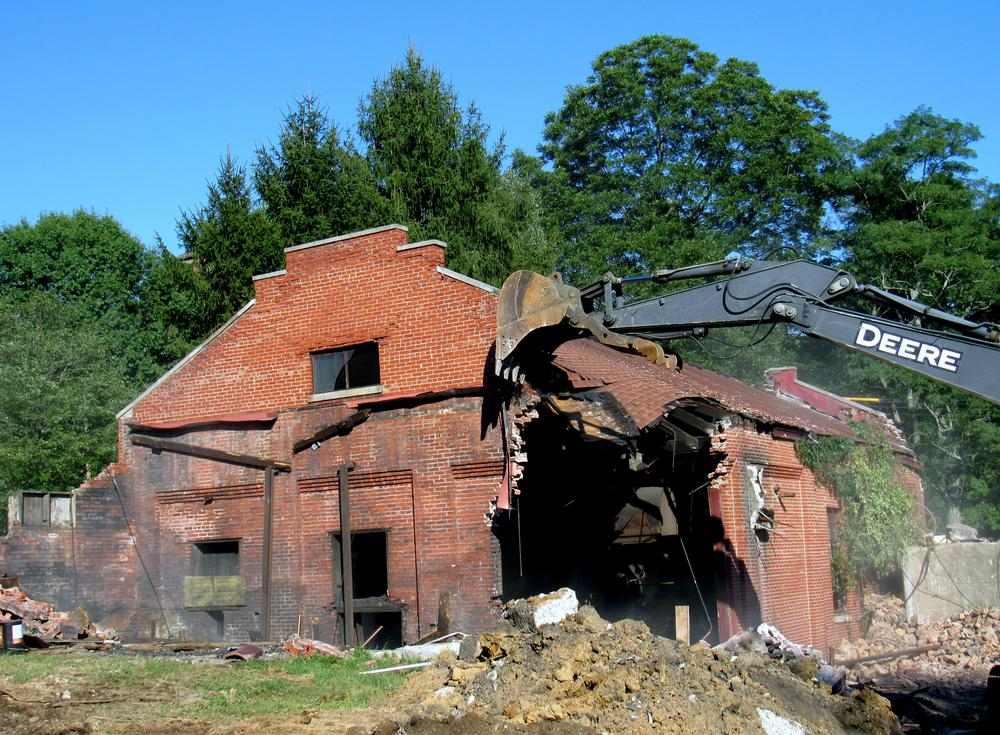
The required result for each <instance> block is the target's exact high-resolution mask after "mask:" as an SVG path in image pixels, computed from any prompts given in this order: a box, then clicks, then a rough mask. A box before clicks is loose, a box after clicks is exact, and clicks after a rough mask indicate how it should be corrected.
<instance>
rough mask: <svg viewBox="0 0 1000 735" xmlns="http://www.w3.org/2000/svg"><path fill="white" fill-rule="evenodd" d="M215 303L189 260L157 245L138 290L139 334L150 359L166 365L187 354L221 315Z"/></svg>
mask: <svg viewBox="0 0 1000 735" xmlns="http://www.w3.org/2000/svg"><path fill="white" fill-rule="evenodd" d="M216 302H217V295H216V294H213V293H212V288H211V286H210V285H209V283H208V281H207V279H206V278H205V277H204V275H202V273H201V269H200V268H199V267H197V266H196V265H195V263H194V260H193V258H178V257H177V256H175V255H174V254H173V253H171V252H170V251H169V250H168V249H167V248H166V246H164V245H163V243H162V241H160V242H158V244H157V251H156V253H155V255H154V257H153V261H152V265H151V266H150V269H149V273H148V274H147V276H146V280H145V282H144V283H143V288H142V315H143V326H144V330H143V331H144V334H145V335H147V345H146V349H147V350H148V351H149V353H150V355H151V356H152V357H153V359H154V360H155V361H156V362H157V363H158V364H160V365H164V366H166V365H171V364H173V363H174V362H176V361H177V360H179V359H180V358H181V357H183V356H184V355H186V354H187V353H188V352H190V351H191V349H192V348H193V347H194V346H195V345H196V344H197V343H198V342H200V341H201V340H202V339H203V338H204V337H205V335H207V334H208V333H209V332H211V331H212V328H213V327H214V326H215V325H216V323H217V322H218V320H219V318H220V316H222V315H217V314H216V313H215V312H214V311H213V305H214V304H216ZM216 308H217V307H216Z"/></svg>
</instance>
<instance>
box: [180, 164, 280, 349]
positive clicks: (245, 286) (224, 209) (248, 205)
mask: <svg viewBox="0 0 1000 735" xmlns="http://www.w3.org/2000/svg"><path fill="white" fill-rule="evenodd" d="M177 233H178V236H179V238H180V241H181V242H182V243H183V244H184V246H185V247H186V248H187V251H188V253H189V254H190V255H191V256H192V257H193V259H194V263H193V266H194V268H195V269H196V270H197V274H192V276H191V278H190V279H189V281H190V282H189V284H188V285H189V286H190V287H191V289H192V290H191V291H189V292H188V293H189V301H190V303H189V304H188V306H187V307H184V308H196V306H197V304H198V303H201V304H203V305H204V306H205V308H206V309H207V315H206V316H205V317H199V318H198V322H199V324H200V325H205V326H206V329H205V330H199V331H207V328H211V327H212V326H217V325H219V324H221V323H222V322H224V321H225V320H226V319H227V318H228V317H229V316H231V315H232V314H233V313H234V312H235V311H237V310H238V309H239V308H240V307H241V306H243V304H245V303H246V302H247V301H248V300H250V299H251V298H252V297H253V276H254V275H256V274H258V273H265V272H269V271H273V270H278V269H279V268H282V267H283V262H284V253H283V250H282V244H281V237H280V232H279V227H278V225H277V224H276V223H275V221H274V220H273V219H272V218H271V217H270V216H269V215H268V213H267V212H266V211H264V210H263V209H261V208H259V207H257V206H256V204H255V202H254V198H253V190H252V189H251V186H250V182H249V180H248V179H247V174H246V171H245V169H244V168H243V167H242V166H240V165H239V164H237V163H236V162H235V161H234V160H233V159H232V157H231V156H226V157H225V158H224V159H223V160H222V163H221V164H220V166H219V172H218V175H217V177H216V180H215V181H214V182H212V183H210V184H209V185H208V201H207V202H206V203H205V204H204V205H203V206H202V207H201V208H200V209H197V210H195V211H194V212H184V213H183V214H182V215H181V218H180V221H179V222H178V224H177ZM166 265H170V266H171V267H172V268H173V273H174V274H175V275H179V274H178V273H177V268H176V265H174V264H170V263H169V261H167V263H166ZM164 275H167V274H164ZM199 279H203V280H204V284H205V288H202V287H201V285H200V283H199Z"/></svg>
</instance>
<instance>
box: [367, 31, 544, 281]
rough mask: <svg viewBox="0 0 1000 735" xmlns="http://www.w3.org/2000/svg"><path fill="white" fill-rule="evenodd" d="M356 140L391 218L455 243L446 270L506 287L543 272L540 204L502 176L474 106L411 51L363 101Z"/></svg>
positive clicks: (499, 151)
mask: <svg viewBox="0 0 1000 735" xmlns="http://www.w3.org/2000/svg"><path fill="white" fill-rule="evenodd" d="M358 116H359V122H358V131H359V134H360V138H361V140H362V142H363V143H364V144H365V147H366V148H365V155H366V156H367V160H368V164H369V167H370V170H371V171H372V174H373V176H374V180H375V182H376V185H377V188H378V192H379V194H380V195H381V197H382V198H383V200H384V202H385V204H386V206H387V211H388V212H389V213H390V216H391V218H393V219H395V220H397V221H400V222H403V223H405V224H407V225H408V226H410V227H411V230H412V232H411V235H412V236H413V237H414V238H417V239H420V238H425V237H435V238H440V239H442V240H445V241H447V242H448V253H447V257H448V263H449V265H451V266H452V267H454V268H456V269H458V270H460V271H462V272H464V273H467V274H469V275H471V276H474V277H476V278H480V279H483V280H485V281H490V282H492V283H499V282H500V281H502V280H503V278H504V277H506V275H507V274H508V273H509V272H510V270H511V269H512V266H513V265H515V264H517V265H521V266H532V267H539V268H543V269H544V268H546V267H548V266H549V265H550V264H551V260H552V258H551V255H550V253H549V251H548V248H547V246H546V242H545V231H544V229H543V227H542V221H541V209H540V203H539V201H538V200H537V199H536V196H535V194H534V192H533V190H532V188H531V187H530V186H528V185H527V182H526V180H525V179H523V177H522V176H521V175H520V173H519V172H518V171H516V170H511V171H508V172H506V173H505V172H504V169H503V163H504V157H505V156H504V146H503V139H502V136H501V138H500V140H499V141H498V142H496V143H495V144H494V145H492V146H491V145H490V144H489V142H488V141H489V135H490V128H489V126H488V125H486V124H485V123H484V122H483V121H482V117H481V115H480V113H479V111H478V110H477V109H476V108H475V106H473V105H470V106H469V107H468V108H466V109H464V110H463V109H462V108H461V107H460V106H459V102H458V96H457V94H456V93H455V91H454V89H452V87H451V86H450V85H448V84H446V83H445V82H444V81H443V80H442V79H441V73H440V72H439V71H438V70H437V69H434V68H432V67H428V66H426V65H425V64H424V62H423V60H422V59H421V58H420V56H419V54H417V53H416V52H415V51H413V50H412V49H411V50H410V51H409V52H408V53H407V55H406V59H405V60H404V62H403V63H402V64H401V65H399V66H396V67H394V68H393V69H391V70H390V72H389V74H388V76H387V77H386V78H385V79H382V80H377V81H376V82H375V84H374V85H373V86H372V90H371V92H370V94H369V95H368V96H367V97H366V98H365V99H364V100H363V101H362V103H361V105H360V108H359V112H358Z"/></svg>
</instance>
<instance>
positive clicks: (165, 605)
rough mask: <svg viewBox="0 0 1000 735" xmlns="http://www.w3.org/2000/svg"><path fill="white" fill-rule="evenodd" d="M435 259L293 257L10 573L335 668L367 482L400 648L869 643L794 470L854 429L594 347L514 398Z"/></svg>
mask: <svg viewBox="0 0 1000 735" xmlns="http://www.w3.org/2000/svg"><path fill="white" fill-rule="evenodd" d="M444 252H445V245H444V243H441V242H437V241H425V242H418V243H409V242H408V238H407V232H406V229H405V228H404V227H401V226H396V225H390V226H388V227H380V228H376V229H373V230H367V231H364V232H359V233H352V234H349V235H343V236H339V237H333V238H329V239H326V240H321V241H317V242H313V243H306V244H303V245H297V246H294V247H290V248H287V249H286V269H285V270H282V271H278V272H275V273H269V274H264V275H261V276H257V277H256V278H255V279H254V285H255V291H256V298H255V299H254V300H253V301H251V302H250V303H249V304H247V305H246V306H245V307H244V308H243V309H241V310H240V311H239V312H238V313H237V314H236V315H235V316H234V317H233V318H232V319H231V320H230V321H229V322H228V323H227V324H225V325H224V326H223V327H221V328H220V329H219V330H218V331H217V332H216V333H215V334H213V335H212V336H211V337H210V338H209V339H208V340H207V341H206V342H205V343H204V344H203V345H201V346H200V347H198V348H197V349H196V350H194V351H193V352H192V353H191V354H190V355H188V356H187V357H186V358H185V359H184V360H182V361H181V362H180V363H178V364H177V365H176V366H175V367H174V368H172V369H171V370H170V371H169V372H167V373H166V374H165V375H164V376H163V377H162V378H161V379H160V380H159V381H157V382H156V383H155V384H154V385H152V386H151V387H150V388H149V389H147V390H146V391H145V392H144V393H143V394H142V395H140V396H139V397H138V398H137V399H136V400H135V401H134V402H133V403H132V404H130V405H129V406H128V407H126V408H125V409H124V410H123V411H122V413H121V414H120V416H119V421H120V431H119V447H118V461H117V462H116V463H115V464H114V465H113V466H111V467H109V468H107V469H106V470H105V472H103V473H102V474H101V475H100V476H99V477H98V478H96V479H95V480H92V481H91V482H89V483H87V484H86V485H85V486H83V487H81V488H80V489H78V490H76V491H74V492H73V493H72V494H69V495H59V494H55V495H44V496H43V495H35V494H32V493H23V494H22V495H21V496H20V497H17V498H14V499H12V501H11V524H10V526H11V527H10V532H9V534H8V536H7V537H6V538H4V539H3V540H2V541H0V571H4V570H6V571H7V572H8V573H10V574H17V575H20V577H21V580H22V584H23V586H24V587H25V589H26V590H27V591H28V592H29V593H31V594H33V595H35V596H38V597H45V598H49V599H51V600H53V601H54V602H56V603H57V604H58V605H59V606H60V607H62V608H67V609H68V608H73V607H76V606H79V605H82V606H84V607H85V608H87V609H88V611H89V612H90V613H91V615H92V617H94V618H95V619H97V620H101V621H102V622H104V623H105V624H109V625H113V626H116V627H118V628H120V629H122V630H124V631H126V632H127V633H128V634H129V635H132V636H158V637H159V636H183V637H197V638H219V637H224V638H227V639H242V638H262V637H270V638H277V637H281V636H286V635H289V634H292V633H294V632H296V631H297V630H301V631H302V632H303V634H305V635H313V636H316V637H321V638H325V639H331V640H337V639H338V638H339V636H340V635H341V625H342V621H343V617H342V615H343V607H344V600H343V594H342V586H341V585H342V580H341V568H342V566H341V565H342V562H343V555H344V551H345V550H344V545H345V544H344V539H343V538H342V537H341V527H342V524H341V517H340V501H341V498H340V492H339V482H340V469H341V468H342V467H345V466H347V465H350V466H351V467H352V469H351V470H350V472H348V473H347V484H348V485H347V486H348V489H349V496H350V497H349V505H350V527H351V532H352V533H351V536H350V538H351V540H352V544H351V545H352V546H353V550H352V554H351V559H352V561H353V570H354V574H353V576H354V595H353V597H354V598H355V613H356V617H355V621H356V627H357V629H358V632H359V633H368V632H369V631H373V630H375V629H376V628H378V627H379V626H382V627H383V632H382V633H380V639H379V641H380V642H381V643H383V644H389V643H392V642H394V641H398V640H406V641H413V640H417V639H419V638H421V637H425V636H427V635H429V634H432V633H434V632H435V630H436V628H437V624H438V621H439V616H440V615H442V614H444V617H446V618H447V619H448V620H449V621H450V625H451V627H452V628H453V629H458V630H474V629H478V628H482V627H485V626H488V625H489V624H490V621H491V620H492V618H493V616H494V614H495V609H496V605H497V603H498V602H499V601H500V600H502V599H504V598H507V597H510V596H514V595H521V594H528V593H533V592H539V591H545V590H548V589H552V588H553V587H556V586H561V585H570V586H573V587H574V588H576V589H577V590H578V593H579V594H580V596H581V597H582V598H584V599H585V600H588V601H591V602H593V603H594V604H596V605H597V606H598V608H599V609H601V611H602V612H604V613H605V614H606V615H609V616H620V615H633V616H638V617H642V618H644V619H646V620H648V621H649V622H650V624H651V625H653V626H654V627H655V628H657V629H659V630H662V631H663V632H664V633H667V634H669V633H671V632H672V626H673V619H674V612H673V609H674V606H675V605H679V604H685V605H688V606H689V608H690V609H691V611H692V612H691V615H692V628H693V632H694V634H695V637H701V636H702V635H706V636H708V637H709V638H712V639H717V638H719V637H721V638H725V637H726V636H728V635H729V634H731V633H733V632H735V631H736V630H738V629H740V628H741V627H743V626H744V625H749V624H752V623H754V622H758V621H760V620H767V621H769V622H772V623H774V624H776V625H778V627H779V628H781V629H782V630H783V631H784V632H785V633H786V635H788V636H790V637H791V638H793V639H796V640H799V641H802V642H811V643H814V644H817V645H820V646H829V645H831V644H833V643H834V642H835V641H836V640H838V639H839V638H840V637H842V636H844V635H847V634H849V633H850V631H851V626H852V625H854V624H856V622H857V606H856V601H855V600H851V601H849V604H848V606H847V608H846V609H845V610H841V611H835V610H834V602H833V594H832V587H831V575H830V542H829V523H828V521H829V517H830V514H831V513H833V512H835V511H836V508H837V501H836V499H835V498H834V497H832V496H831V495H830V493H829V492H827V491H826V490H825V489H824V488H822V487H820V486H818V485H817V483H816V481H815V479H814V478H813V477H812V475H811V473H810V472H809V470H807V469H805V468H804V467H802V465H801V464H800V463H799V462H798V459H797V457H796V454H795V451H794V441H795V440H797V439H801V438H804V437H806V436H807V435H809V434H810V433H813V434H848V433H849V428H848V426H847V424H846V423H845V422H844V421H842V420H840V419H839V418H836V417H834V416H830V415H828V414H826V413H822V412H820V411H817V410H814V409H813V408H810V407H809V406H808V405H807V404H806V403H805V402H804V401H802V400H800V399H799V400H792V399H789V398H783V397H779V396H778V395H777V394H775V393H771V392H764V391H760V390H756V389H752V388H749V387H747V386H746V385H744V384H741V383H739V382H737V381H734V380H731V379H728V378H724V377H722V376H719V375H716V374H713V373H710V372H708V371H704V370H699V369H697V368H694V367H690V366H689V367H685V368H684V369H683V370H680V371H676V370H671V369H667V368H664V367H662V366H654V365H652V364H650V363H647V362H646V361H645V360H644V359H643V358H642V357H639V356H636V355H630V354H625V353H622V352H619V351H616V350H613V349H611V348H609V347H606V346H604V345H601V344H598V343H596V342H593V341H589V340H584V339H574V340H570V341H568V342H565V343H564V344H562V345H560V346H559V347H557V348H556V349H554V350H553V351H552V352H549V353H543V354H539V355H538V356H537V358H536V359H535V360H534V364H533V366H531V365H529V370H528V371H527V377H528V379H527V382H526V383H525V385H523V386H520V387H514V386H508V385H503V384H501V383H499V382H497V381H495V380H494V379H493V377H492V375H493V366H492V356H491V347H492V344H493V340H494V336H495V319H496V308H495V307H496V290H495V289H494V288H492V287H491V286H488V285H487V284H483V283H480V282H478V281H475V280H474V279H471V278H468V277H466V276H464V275H462V274H459V273H456V272H454V271H451V270H449V269H447V268H445V267H444ZM800 398H801V397H800ZM192 455H196V456H192ZM268 477H271V478H272V479H271V480H270V481H268V480H267V479H266V478H268ZM268 495H270V509H268ZM268 549H269V553H267V552H268Z"/></svg>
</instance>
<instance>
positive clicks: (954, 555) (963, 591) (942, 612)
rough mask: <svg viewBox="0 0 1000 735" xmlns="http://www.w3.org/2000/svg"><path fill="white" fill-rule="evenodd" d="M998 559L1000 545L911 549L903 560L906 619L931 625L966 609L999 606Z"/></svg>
mask: <svg viewBox="0 0 1000 735" xmlns="http://www.w3.org/2000/svg"><path fill="white" fill-rule="evenodd" d="M998 559H1000V543H956V544H940V545H937V546H930V547H922V546H916V547H913V548H911V549H910V550H909V551H908V552H907V553H906V555H905V556H904V558H903V586H904V591H905V594H906V597H907V602H906V616H907V618H908V619H909V620H911V621H916V622H918V623H928V622H932V621H934V620H941V619H942V618H947V617H950V616H952V615H955V614H957V613H960V612H962V611H963V610H972V609H975V608H981V607H1000V587H998V579H997V562H998ZM925 561H926V569H925V568H924V567H925ZM914 587H916V590H915V591H914Z"/></svg>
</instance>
